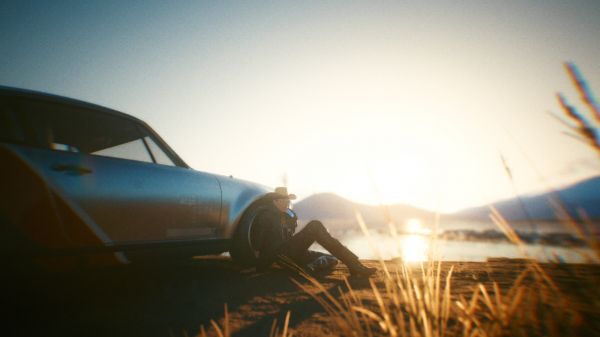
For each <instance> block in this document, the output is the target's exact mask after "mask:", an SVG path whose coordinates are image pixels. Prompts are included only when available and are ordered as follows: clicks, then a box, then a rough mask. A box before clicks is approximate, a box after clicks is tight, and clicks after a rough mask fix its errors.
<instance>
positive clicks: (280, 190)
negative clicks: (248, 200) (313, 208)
mask: <svg viewBox="0 0 600 337" xmlns="http://www.w3.org/2000/svg"><path fill="white" fill-rule="evenodd" d="M267 196H269V197H270V198H271V199H289V200H295V199H296V195H295V194H288V190H287V187H284V186H280V187H275V191H274V192H271V193H269V194H267Z"/></svg>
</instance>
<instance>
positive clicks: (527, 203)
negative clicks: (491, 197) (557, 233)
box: [452, 176, 600, 222]
mask: <svg viewBox="0 0 600 337" xmlns="http://www.w3.org/2000/svg"><path fill="white" fill-rule="evenodd" d="M551 198H553V199H554V200H558V201H560V202H561V203H562V204H563V205H564V206H565V208H566V209H567V210H568V212H569V213H570V214H571V216H574V217H577V209H578V208H581V209H583V210H584V211H585V213H586V214H587V215H588V216H589V217H590V218H592V219H595V220H596V219H600V176H598V177H594V178H590V179H586V180H583V181H580V182H578V183H576V184H573V185H570V186H567V187H564V188H561V189H559V190H556V191H554V192H546V193H541V194H536V195H525V196H522V197H521V202H522V204H521V202H519V199H518V198H512V199H508V200H504V201H499V202H495V203H493V205H494V207H496V208H497V209H498V211H499V212H500V213H501V214H502V215H503V216H504V217H505V218H506V219H507V220H508V221H513V222H519V221H527V219H528V218H530V219H534V220H549V221H553V220H558V218H557V216H556V214H555V211H554V209H553V207H552V204H551V202H550V200H551ZM488 214H489V209H488V207H487V206H481V207H475V208H470V209H466V210H463V211H460V212H457V213H454V214H453V215H452V217H453V218H460V219H468V220H483V221H487V220H488V219H489V217H488Z"/></svg>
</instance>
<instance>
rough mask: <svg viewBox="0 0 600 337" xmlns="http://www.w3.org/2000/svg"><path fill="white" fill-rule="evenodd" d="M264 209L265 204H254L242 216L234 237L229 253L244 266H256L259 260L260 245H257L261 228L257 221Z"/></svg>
mask: <svg viewBox="0 0 600 337" xmlns="http://www.w3.org/2000/svg"><path fill="white" fill-rule="evenodd" d="M263 210H264V206H254V207H251V208H250V209H248V211H246V213H244V215H243V216H242V219H241V220H240V222H239V224H238V227H237V230H236V232H235V234H234V235H233V238H232V241H233V242H232V245H231V249H230V251H229V253H230V254H231V258H232V259H233V260H234V261H235V262H236V263H239V264H240V265H243V266H255V265H256V262H257V260H258V247H257V246H256V242H257V238H258V235H259V233H260V228H259V227H258V226H257V224H256V223H255V220H256V218H257V216H258V215H259V214H260V212H261V211H263Z"/></svg>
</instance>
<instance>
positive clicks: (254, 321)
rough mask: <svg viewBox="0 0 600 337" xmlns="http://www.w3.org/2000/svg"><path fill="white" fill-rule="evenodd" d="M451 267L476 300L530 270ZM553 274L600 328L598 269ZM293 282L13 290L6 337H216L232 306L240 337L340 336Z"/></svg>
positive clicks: (225, 270) (173, 280)
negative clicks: (479, 289)
mask: <svg viewBox="0 0 600 337" xmlns="http://www.w3.org/2000/svg"><path fill="white" fill-rule="evenodd" d="M367 264H369V265H377V263H375V262H372V261H371V262H368V263H367ZM450 265H454V277H453V280H454V282H453V289H452V295H453V296H455V297H456V296H459V295H460V294H465V295H466V294H470V293H471V291H472V289H473V287H474V286H475V285H476V284H477V283H478V282H483V283H486V284H491V283H492V282H498V283H499V284H500V286H501V287H502V288H504V289H506V288H508V287H510V285H511V284H512V282H513V281H514V280H515V278H516V277H517V276H518V275H519V273H520V272H521V271H522V270H523V268H525V264H524V263H523V262H522V261H518V260H495V261H491V262H489V263H477V262H454V263H444V264H443V270H444V271H447V270H448V268H449V267H450ZM390 266H392V268H393V263H391V262H390ZM547 267H548V269H549V270H550V271H551V275H552V277H553V279H554V280H555V281H556V282H557V283H559V284H561V288H564V289H567V291H569V292H570V293H571V294H572V296H573V297H574V298H576V299H577V300H578V301H579V303H581V305H582V307H584V308H588V309H584V311H585V312H586V317H585V321H586V324H591V328H593V329H595V328H598V326H597V325H598V323H597V322H599V321H600V317H598V313H595V312H594V311H593V309H590V308H591V305H592V303H593V302H594V301H596V302H597V301H600V299H598V298H589V296H588V295H586V294H589V292H587V291H586V289H584V288H582V287H581V286H580V283H579V278H581V277H589V276H592V277H596V279H600V266H599V265H578V266H576V267H575V268H572V267H571V268H563V267H561V266H550V265H547ZM347 273H348V272H347V269H346V268H345V267H343V266H340V267H338V268H337V269H336V270H334V272H333V273H331V274H330V275H327V276H323V277H320V279H319V280H320V281H321V282H322V283H323V284H324V285H325V286H326V287H327V288H328V289H330V290H332V291H333V290H334V289H337V287H342V288H344V285H343V276H345V275H347ZM291 277H295V278H297V279H299V280H301V278H299V277H298V276H297V275H294V274H292V273H290V272H289V271H286V270H283V269H275V270H272V271H268V272H264V273H257V272H256V271H255V270H254V269H244V268H241V267H238V266H236V265H235V264H233V263H232V262H231V261H230V260H229V259H228V258H225V257H205V258H200V259H196V260H194V261H193V262H192V263H191V264H188V265H185V266H169V267H165V266H144V267H128V268H121V269H111V270H80V271H72V272H68V273H60V274H52V275H44V276H36V277H34V278H26V279H20V280H13V282H10V283H9V284H7V285H5V288H4V294H3V295H2V303H3V311H4V314H3V316H2V317H4V319H6V321H5V323H4V324H3V326H4V331H10V334H6V336H9V335H12V336H36V335H39V336H185V335H186V334H187V335H189V336H195V335H196V334H197V333H198V329H199V327H200V326H201V325H204V326H205V327H207V328H209V327H210V320H211V319H214V320H216V321H218V322H221V323H222V318H223V305H224V303H227V305H228V308H229V313H230V328H231V331H232V335H233V336H268V334H269V331H270V328H271V324H272V322H273V319H275V318H277V319H278V321H279V322H281V321H283V319H284V317H285V314H286V312H287V311H288V310H289V311H291V323H290V327H291V328H292V329H293V330H294V335H295V336H335V335H336V333H335V331H332V328H331V327H330V325H329V322H328V316H327V314H326V313H325V312H324V310H323V309H322V308H321V306H320V305H319V304H318V303H316V302H315V301H314V300H313V299H312V298H311V297H310V296H308V295H307V294H306V293H304V292H303V291H302V290H300V289H299V288H298V287H297V286H296V285H295V284H293V283H292V282H291V281H290V278H291ZM304 282H306V281H305V280H304ZM351 285H352V287H353V288H354V289H355V290H357V291H360V292H363V293H365V294H367V293H368V292H369V288H370V286H369V282H368V281H367V280H360V279H358V280H351ZM595 293H597V292H595ZM594 322H595V323H594ZM209 330H210V329H209Z"/></svg>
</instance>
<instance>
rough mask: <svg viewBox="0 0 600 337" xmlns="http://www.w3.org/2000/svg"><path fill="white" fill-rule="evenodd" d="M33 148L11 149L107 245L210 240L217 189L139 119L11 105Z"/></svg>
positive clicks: (70, 108)
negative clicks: (180, 160) (176, 158)
mask: <svg viewBox="0 0 600 337" xmlns="http://www.w3.org/2000/svg"><path fill="white" fill-rule="evenodd" d="M12 108H13V109H17V110H19V111H18V112H19V115H20V116H21V118H22V119H23V121H24V123H25V124H26V125H27V126H28V127H27V129H28V130H29V134H30V137H32V138H34V139H35V142H34V143H36V144H37V146H20V145H14V146H13V149H14V150H15V151H17V152H18V153H19V155H20V156H21V157H22V158H23V159H24V160H26V161H27V162H29V163H30V165H31V166H33V167H35V169H36V170H37V171H38V172H39V174H41V175H43V177H44V178H45V179H46V180H47V181H48V182H49V184H50V185H51V187H52V188H54V189H55V190H57V191H58V193H59V194H60V195H61V196H62V197H63V198H65V199H67V200H68V202H69V205H71V207H72V208H74V209H76V211H77V212H78V214H79V216H80V217H82V218H84V220H85V222H86V223H87V225H88V226H91V227H94V231H95V232H96V233H99V235H102V236H104V237H105V239H104V240H103V241H104V242H105V244H109V245H121V244H140V243H153V242H166V241H168V242H172V241H177V240H197V239H210V238H214V237H215V236H216V235H217V234H216V233H217V230H218V227H219V222H220V219H219V216H220V210H221V190H220V186H219V182H218V180H217V179H216V178H215V177H214V176H212V175H210V174H207V173H202V172H197V171H193V170H191V169H189V168H187V167H180V166H177V165H175V163H174V162H175V161H174V160H173V159H172V158H171V157H170V156H169V154H168V152H166V151H164V149H163V148H161V145H160V142H159V141H158V140H157V139H156V137H153V135H152V132H151V131H150V130H147V129H146V128H145V126H144V125H143V124H142V123H139V122H138V121H136V120H135V119H133V118H129V117H128V116H126V115H119V114H117V113H109V112H106V111H103V110H93V109H89V108H82V107H78V106H71V105H66V104H57V103H54V102H52V103H48V102H43V101H36V102H30V101H18V102H13V104H12Z"/></svg>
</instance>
